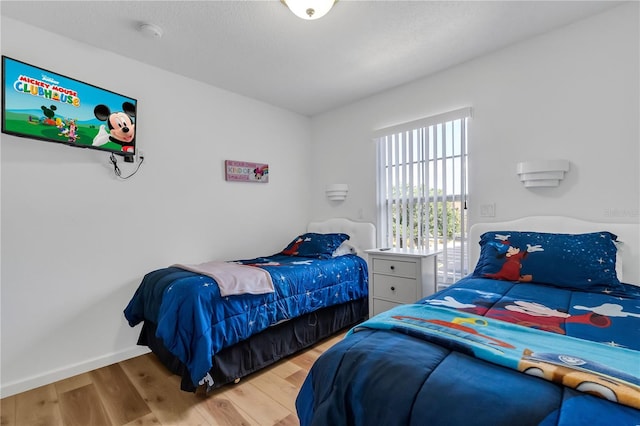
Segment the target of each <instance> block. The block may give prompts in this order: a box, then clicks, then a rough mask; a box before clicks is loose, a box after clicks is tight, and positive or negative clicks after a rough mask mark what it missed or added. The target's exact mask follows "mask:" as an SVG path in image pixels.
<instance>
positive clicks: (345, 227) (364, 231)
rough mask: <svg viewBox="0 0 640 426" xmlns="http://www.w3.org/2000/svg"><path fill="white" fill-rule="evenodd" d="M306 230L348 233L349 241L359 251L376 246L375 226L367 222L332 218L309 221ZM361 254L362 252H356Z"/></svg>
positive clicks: (321, 232)
mask: <svg viewBox="0 0 640 426" xmlns="http://www.w3.org/2000/svg"><path fill="white" fill-rule="evenodd" d="M307 232H317V233H320V234H328V233H333V232H336V233H338V232H341V233H344V234H348V235H349V237H351V238H349V242H350V243H351V244H353V245H354V246H356V247H357V248H358V249H360V251H364V250H367V249H371V248H374V247H375V246H376V227H375V226H373V224H372V223H369V222H355V221H353V220H351V219H345V218H333V219H327V220H324V221H322V222H310V223H309V225H308V226H307ZM358 254H359V255H361V256H362V253H358Z"/></svg>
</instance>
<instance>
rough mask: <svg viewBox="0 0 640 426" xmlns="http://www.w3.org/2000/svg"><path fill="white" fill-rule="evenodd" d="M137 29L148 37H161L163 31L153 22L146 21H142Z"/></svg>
mask: <svg viewBox="0 0 640 426" xmlns="http://www.w3.org/2000/svg"><path fill="white" fill-rule="evenodd" d="M138 30H139V31H140V32H141V33H142V34H145V35H147V36H149V37H153V38H160V37H162V34H163V31H162V28H160V27H159V26H157V25H155V24H150V23H148V22H143V23H142V24H140V26H139V27H138Z"/></svg>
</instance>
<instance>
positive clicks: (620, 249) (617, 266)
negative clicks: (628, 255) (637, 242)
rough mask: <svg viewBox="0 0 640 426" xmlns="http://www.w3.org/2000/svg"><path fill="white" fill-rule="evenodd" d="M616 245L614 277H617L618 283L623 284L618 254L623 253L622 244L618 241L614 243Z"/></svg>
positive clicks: (620, 261) (620, 257) (620, 258)
mask: <svg viewBox="0 0 640 426" xmlns="http://www.w3.org/2000/svg"><path fill="white" fill-rule="evenodd" d="M614 243H615V245H616V249H617V250H616V275H617V276H618V281H620V282H621V283H623V282H624V281H623V279H622V256H620V252H621V251H624V243H623V242H622V241H620V240H618V241H614Z"/></svg>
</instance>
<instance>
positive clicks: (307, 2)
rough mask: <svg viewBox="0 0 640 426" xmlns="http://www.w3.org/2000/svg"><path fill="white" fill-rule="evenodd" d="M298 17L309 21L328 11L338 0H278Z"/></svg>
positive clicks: (320, 16)
mask: <svg viewBox="0 0 640 426" xmlns="http://www.w3.org/2000/svg"><path fill="white" fill-rule="evenodd" d="M280 1H281V2H282V3H284V4H285V6H287V7H288V8H289V10H290V11H291V12H293V14H294V15H296V16H297V17H298V18H302V19H306V20H307V21H311V20H313V19H319V18H322V17H323V16H324V15H326V14H327V13H329V11H330V10H331V8H332V7H333V5H334V4H335V3H336V2H337V1H338V0H280Z"/></svg>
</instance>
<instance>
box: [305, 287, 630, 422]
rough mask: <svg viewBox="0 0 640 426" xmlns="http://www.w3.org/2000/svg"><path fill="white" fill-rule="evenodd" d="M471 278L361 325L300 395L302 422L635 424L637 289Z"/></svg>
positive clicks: (323, 361) (318, 366)
mask: <svg viewBox="0 0 640 426" xmlns="http://www.w3.org/2000/svg"><path fill="white" fill-rule="evenodd" d="M623 290H624V291H619V292H617V293H611V292H610V291H608V290H606V289H605V290H603V291H601V292H597V293H593V292H583V291H577V290H571V289H566V288H557V287H553V286H547V285H540V284H523V283H512V282H506V281H497V280H492V279H486V278H476V277H471V276H470V277H467V278H464V279H462V280H461V281H460V282H458V283H457V284H456V285H454V286H451V287H450V288H448V289H447V290H445V291H442V292H440V293H437V294H435V295H432V296H430V297H427V298H425V299H423V300H421V301H419V302H418V303H416V304H411V305H405V306H399V307H397V308H394V309H392V310H390V311H387V312H385V313H383V314H380V315H378V316H376V317H373V318H372V319H370V320H368V321H366V322H364V323H362V324H360V325H358V326H357V327H355V328H354V329H353V330H352V331H351V332H350V333H349V334H348V336H347V337H346V338H345V339H344V340H343V341H341V342H340V343H338V344H337V345H335V346H334V347H333V348H331V349H330V350H329V351H327V352H326V353H325V354H323V356H321V357H320V358H319V359H318V361H317V362H316V363H315V364H314V366H313V368H312V369H311V371H310V373H309V376H308V377H307V379H306V381H305V383H304V384H303V387H302V389H301V391H300V393H299V395H298V399H297V401H296V406H297V409H298V415H299V417H300V421H301V424H302V425H326V424H344V425H347V424H348V425H372V424H379V425H382V424H384V425H425V424H429V425H470V424H473V425H514V424H517V425H581V424H584V425H587V424H589V425H598V424H601V425H613V424H615V425H638V424H640V291H639V290H640V289H639V288H638V287H633V286H624V289H623Z"/></svg>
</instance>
